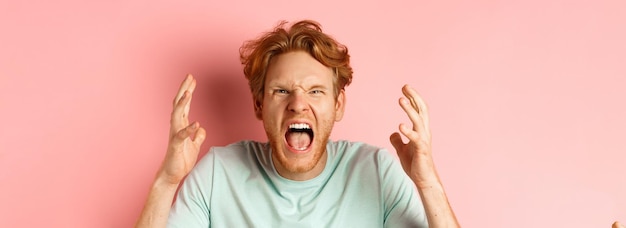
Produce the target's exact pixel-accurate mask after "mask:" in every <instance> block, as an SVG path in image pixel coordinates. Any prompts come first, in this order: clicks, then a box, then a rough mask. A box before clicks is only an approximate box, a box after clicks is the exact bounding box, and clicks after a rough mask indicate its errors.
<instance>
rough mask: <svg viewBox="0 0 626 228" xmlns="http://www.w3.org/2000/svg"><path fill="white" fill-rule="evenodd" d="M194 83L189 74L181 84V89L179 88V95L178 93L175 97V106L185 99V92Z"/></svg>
mask: <svg viewBox="0 0 626 228" xmlns="http://www.w3.org/2000/svg"><path fill="white" fill-rule="evenodd" d="M193 81H194V79H193V76H192V75H191V74H188V75H187V76H186V77H185V79H184V80H183V82H182V83H181V84H180V88H178V93H176V97H174V102H173V105H174V106H176V104H177V103H178V101H179V100H180V99H181V98H182V97H183V94H185V91H187V90H188V89H189V85H190V84H191V83H192V82H193Z"/></svg>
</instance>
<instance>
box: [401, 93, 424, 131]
mask: <svg viewBox="0 0 626 228" xmlns="http://www.w3.org/2000/svg"><path fill="white" fill-rule="evenodd" d="M402 93H403V94H404V95H405V96H406V97H407V98H408V99H409V100H410V101H411V106H413V107H415V109H416V110H417V112H418V113H419V114H420V116H422V119H423V120H424V128H425V129H426V130H429V129H430V126H429V123H430V116H429V115H428V105H427V104H426V102H425V101H424V99H423V98H422V96H420V95H419V93H418V92H417V91H416V90H415V89H413V88H411V87H410V86H409V85H404V87H402Z"/></svg>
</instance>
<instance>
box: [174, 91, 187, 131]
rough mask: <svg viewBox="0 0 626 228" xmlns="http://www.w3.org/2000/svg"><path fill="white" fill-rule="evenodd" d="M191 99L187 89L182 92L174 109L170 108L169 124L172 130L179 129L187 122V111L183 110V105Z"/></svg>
mask: <svg viewBox="0 0 626 228" xmlns="http://www.w3.org/2000/svg"><path fill="white" fill-rule="evenodd" d="M190 101H191V94H190V93H189V92H188V91H185V92H184V93H183V96H182V97H181V98H180V100H179V101H178V103H177V104H176V106H174V110H172V116H171V119H170V125H171V126H172V130H173V131H174V132H177V131H178V130H179V129H181V128H184V127H186V126H187V125H188V124H189V112H185V107H186V106H187V105H188V104H189V103H190Z"/></svg>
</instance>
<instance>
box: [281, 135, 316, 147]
mask: <svg viewBox="0 0 626 228" xmlns="http://www.w3.org/2000/svg"><path fill="white" fill-rule="evenodd" d="M287 143H288V144H289V146H291V147H293V148H296V149H298V150H304V149H306V148H307V147H309V145H310V144H311V138H310V137H309V134H307V133H304V132H292V133H289V134H288V135H287Z"/></svg>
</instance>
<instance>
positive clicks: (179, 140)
mask: <svg viewBox="0 0 626 228" xmlns="http://www.w3.org/2000/svg"><path fill="white" fill-rule="evenodd" d="M195 89H196V80H195V79H194V78H193V76H191V75H187V77H186V78H185V80H184V81H183V83H182V84H181V85H180V89H179V90H178V93H177V94H176V97H175V98H174V104H173V106H174V108H173V111H172V116H171V120H170V134H169V143H168V146H167V154H166V155H165V159H164V160H163V164H161V169H160V170H159V173H158V176H159V177H160V178H162V179H163V180H164V181H165V182H166V183H169V184H176V185H178V184H179V183H180V182H181V181H182V179H183V178H184V177H185V175H187V174H188V173H189V171H191V169H192V168H193V166H194V165H195V164H196V160H197V159H198V152H199V151H200V146H201V145H202V142H204V139H205V138H206V131H205V130H204V129H203V128H202V127H200V124H199V123H198V122H193V123H191V124H190V123H189V107H190V105H191V97H192V94H193V91H194V90H195Z"/></svg>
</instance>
